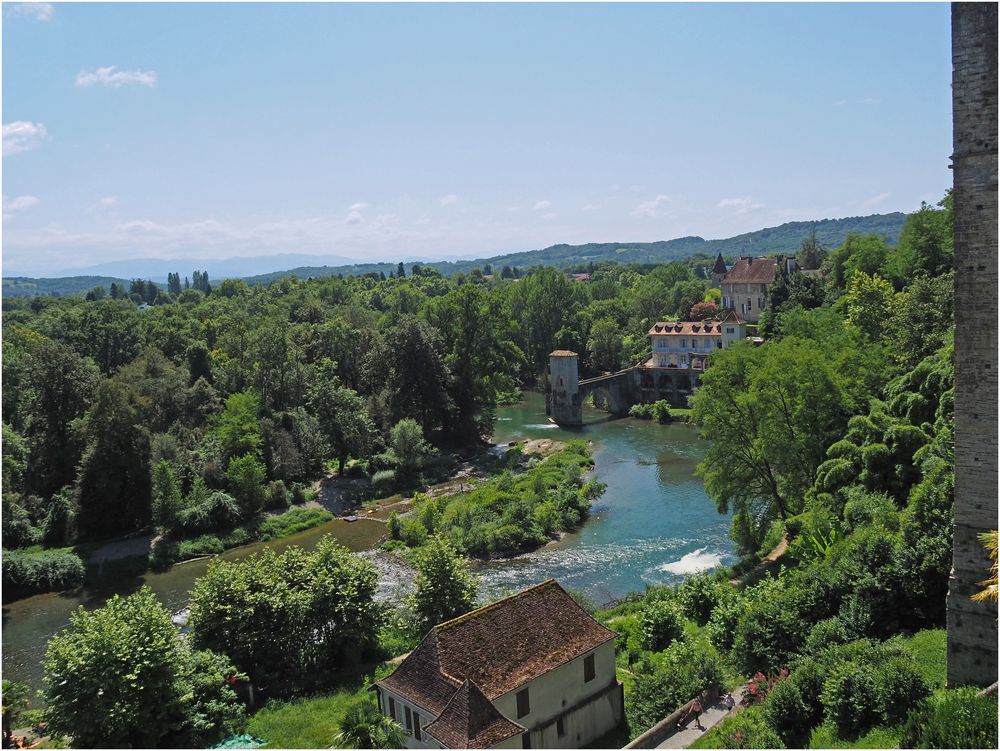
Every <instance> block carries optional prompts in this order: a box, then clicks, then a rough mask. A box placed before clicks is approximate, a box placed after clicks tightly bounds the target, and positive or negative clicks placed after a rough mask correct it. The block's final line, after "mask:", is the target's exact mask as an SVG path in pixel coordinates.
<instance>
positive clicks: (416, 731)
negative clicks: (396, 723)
mask: <svg viewBox="0 0 1000 751" xmlns="http://www.w3.org/2000/svg"><path fill="white" fill-rule="evenodd" d="M413 737H414V738H416V739H417V740H418V741H419V740H420V715H418V714H417V713H416V712H414V713H413Z"/></svg>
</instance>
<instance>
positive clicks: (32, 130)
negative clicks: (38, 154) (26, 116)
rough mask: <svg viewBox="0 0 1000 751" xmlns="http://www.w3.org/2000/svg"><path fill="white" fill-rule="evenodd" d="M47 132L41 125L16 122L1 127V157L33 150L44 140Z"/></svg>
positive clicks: (22, 121)
mask: <svg viewBox="0 0 1000 751" xmlns="http://www.w3.org/2000/svg"><path fill="white" fill-rule="evenodd" d="M46 134H47V132H46V130H45V126H44V125H43V124H42V123H32V122H28V121H27V120H16V121H14V122H12V123H6V124H4V126H3V155H4V156H10V155H11V154H19V153H21V152H22V151H28V150H29V149H33V148H35V147H36V146H37V145H38V144H40V143H41V142H42V141H43V140H45V136H46Z"/></svg>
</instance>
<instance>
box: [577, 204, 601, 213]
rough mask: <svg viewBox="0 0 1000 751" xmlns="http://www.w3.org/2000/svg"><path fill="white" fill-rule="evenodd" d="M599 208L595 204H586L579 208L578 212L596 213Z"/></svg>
mask: <svg viewBox="0 0 1000 751" xmlns="http://www.w3.org/2000/svg"><path fill="white" fill-rule="evenodd" d="M599 208H601V207H600V206H598V205H597V204H596V203H588V204H585V205H583V206H581V207H580V211H597V210H598V209H599Z"/></svg>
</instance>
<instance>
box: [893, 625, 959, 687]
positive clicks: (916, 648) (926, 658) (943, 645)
mask: <svg viewBox="0 0 1000 751" xmlns="http://www.w3.org/2000/svg"><path fill="white" fill-rule="evenodd" d="M901 641H902V643H903V645H904V646H905V647H906V649H907V650H908V651H909V652H910V654H912V655H913V658H914V659H915V660H916V661H917V669H918V670H919V671H920V675H921V676H923V679H924V680H925V681H927V685H928V686H929V687H930V689H931V691H934V690H937V689H942V688H944V687H945V684H946V683H947V680H948V634H947V632H946V631H945V630H944V629H943V628H935V629H928V630H926V631H918V632H917V633H916V634H914V635H913V636H906V637H902V638H901Z"/></svg>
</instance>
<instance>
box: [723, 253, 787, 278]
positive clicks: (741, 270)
mask: <svg viewBox="0 0 1000 751" xmlns="http://www.w3.org/2000/svg"><path fill="white" fill-rule="evenodd" d="M777 270H778V259H777V258H753V257H752V256H743V257H742V258H740V260H738V261H737V262H736V264H735V265H734V266H733V267H732V268H731V269H729V271H728V272H727V273H726V275H725V276H724V277H722V283H723V284H770V283H771V282H773V281H774V274H775V272H776V271H777Z"/></svg>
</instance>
